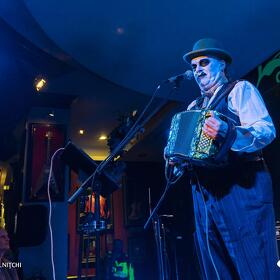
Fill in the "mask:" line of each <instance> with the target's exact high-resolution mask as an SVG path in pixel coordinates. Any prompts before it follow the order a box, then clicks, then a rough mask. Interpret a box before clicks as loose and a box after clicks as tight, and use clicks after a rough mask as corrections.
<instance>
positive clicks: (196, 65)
mask: <svg viewBox="0 0 280 280" xmlns="http://www.w3.org/2000/svg"><path fill="white" fill-rule="evenodd" d="M191 66H192V70H193V74H194V78H195V80H196V82H197V84H198V86H199V87H200V89H201V90H202V91H203V92H207V91H209V90H211V88H213V87H214V88H215V86H216V85H218V84H222V83H224V82H226V81H227V79H226V77H225V74H224V69H225V66H226V64H225V62H224V61H223V60H219V59H216V58H213V57H209V56H199V57H196V58H194V59H192V61H191Z"/></svg>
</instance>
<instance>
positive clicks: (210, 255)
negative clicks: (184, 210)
mask: <svg viewBox="0 0 280 280" xmlns="http://www.w3.org/2000/svg"><path fill="white" fill-rule="evenodd" d="M193 174H194V176H195V179H196V183H197V186H198V187H199V190H200V193H201V196H202V200H203V205H204V210H205V232H206V245H207V250H208V254H209V257H210V260H211V263H212V265H213V267H214V270H215V273H216V276H217V280H220V279H221V278H220V275H219V272H218V269H217V267H216V265H215V262H214V259H213V256H212V253H211V249H210V243H209V224H208V209H207V205H206V201H205V198H204V193H203V190H202V187H201V185H200V182H199V179H198V177H197V174H196V173H195V172H193Z"/></svg>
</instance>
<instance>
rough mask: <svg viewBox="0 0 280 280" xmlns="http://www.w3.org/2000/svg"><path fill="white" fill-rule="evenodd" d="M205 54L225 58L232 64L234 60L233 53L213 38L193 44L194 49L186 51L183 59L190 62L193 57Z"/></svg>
mask: <svg viewBox="0 0 280 280" xmlns="http://www.w3.org/2000/svg"><path fill="white" fill-rule="evenodd" d="M203 55H213V56H215V57H218V58H220V59H223V60H225V62H226V63H228V64H230V63H231V61H232V59H231V55H230V54H229V53H228V52H227V51H225V50H224V49H223V46H222V45H221V44H220V43H219V42H218V41H217V40H215V39H212V38H204V39H200V40H198V41H197V42H196V43H195V44H194V45H193V49H192V51H190V52H188V53H186V54H185V55H184V56H183V59H184V60H185V61H186V62H188V63H190V62H191V60H192V59H193V58H195V57H198V56H203Z"/></svg>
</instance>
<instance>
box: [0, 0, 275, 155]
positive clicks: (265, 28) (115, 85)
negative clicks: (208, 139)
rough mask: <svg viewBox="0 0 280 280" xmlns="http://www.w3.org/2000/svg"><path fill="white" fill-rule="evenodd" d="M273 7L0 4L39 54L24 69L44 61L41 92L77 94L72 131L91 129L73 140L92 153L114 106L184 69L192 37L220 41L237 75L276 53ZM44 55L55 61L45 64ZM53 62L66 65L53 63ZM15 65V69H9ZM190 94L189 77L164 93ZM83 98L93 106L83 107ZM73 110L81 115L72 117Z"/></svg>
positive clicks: (134, 100) (139, 100) (111, 122)
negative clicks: (45, 70) (44, 78)
mask: <svg viewBox="0 0 280 280" xmlns="http://www.w3.org/2000/svg"><path fill="white" fill-rule="evenodd" d="M279 13H280V1H279V0H271V1H254V0H248V1H244V0H243V1H242V0H235V1H231V0H229V1H206V0H197V1H186V0H174V1H167V0H153V1H150V0H142V1H138V2H136V1H128V0H122V1H95V0H83V1H76V0H75V1H74V0H59V1H55V0H47V1H46V2H42V1H37V0H2V1H1V2H0V17H1V19H2V20H4V21H5V23H6V24H7V25H9V26H10V27H11V28H12V29H13V30H15V31H16V32H17V33H18V35H19V36H21V37H22V38H24V39H25V40H26V41H28V42H29V43H30V45H33V46H34V48H35V49H36V48H37V49H39V50H40V51H41V52H42V53H43V54H46V55H44V57H45V58H44V63H42V67H40V64H41V61H36V63H35V64H36V65H37V66H36V67H35V69H33V70H32V71H33V72H34V73H35V72H36V71H37V70H40V69H41V68H43V66H44V67H49V66H50V65H51V67H49V69H50V70H49V72H53V71H54V72H55V74H53V75H52V76H50V77H49V78H50V83H49V87H48V89H47V91H48V92H49V93H55V94H65V95H66V94H70V95H75V96H84V99H82V98H81V100H80V101H79V102H77V103H76V104H74V105H73V108H72V109H73V110H72V113H73V112H76V113H77V114H75V115H73V114H72V119H73V121H72V124H73V126H72V129H73V131H72V134H73V135H74V132H75V130H76V129H77V128H78V127H79V126H81V125H83V126H84V127H86V128H87V129H88V130H89V131H92V132H91V133H89V134H88V136H87V138H86V139H84V140H81V139H80V140H79V139H78V138H77V137H76V140H77V141H78V142H79V143H80V144H82V145H83V146H84V147H87V148H88V149H93V150H94V149H95V152H96V151H97V149H101V150H102V149H104V144H102V145H103V146H102V145H101V144H100V143H97V142H96V141H93V140H92V139H96V137H97V134H98V133H99V132H101V131H102V130H104V128H106V129H105V132H106V133H108V132H110V130H111V129H112V128H113V127H114V126H115V125H116V118H117V116H116V114H117V113H116V112H120V113H122V112H128V111H130V110H131V109H134V108H135V107H137V106H138V109H139V108H143V106H144V103H145V102H146V101H147V95H151V94H152V92H153V91H154V90H155V88H156V86H157V85H158V83H159V82H160V81H163V80H165V79H166V78H168V77H170V76H174V75H176V74H179V73H182V72H184V71H185V70H186V69H187V68H188V65H186V64H185V63H184V62H183V61H182V56H183V54H184V53H185V52H187V51H189V50H191V49H192V46H193V43H194V42H195V41H196V40H198V39H200V38H202V37H214V38H216V39H218V40H220V41H221V42H223V44H224V46H225V48H226V49H227V50H228V51H229V52H230V53H231V54H232V56H233V60H234V63H233V65H232V76H233V78H240V77H242V76H243V75H244V74H246V73H248V72H249V71H250V70H252V69H253V68H254V67H255V66H256V65H258V64H259V63H261V62H263V61H264V60H265V59H267V58H268V57H270V56H271V55H272V54H273V53H275V52H276V51H278V50H279V48H280V36H279V28H278V17H279ZM21 41H22V40H21V39H20V40H17V43H18V42H21ZM22 48H23V49H26V44H24V45H22ZM10 55H11V56H12V54H10ZM47 56H49V57H50V58H53V59H55V60H56V61H57V62H55V63H49V62H48V59H47ZM34 57H35V59H36V55H35V56H33V58H32V59H34ZM38 57H39V56H38ZM3 61H4V62H5V61H6V60H5V59H4V60H2V63H1V65H0V68H1V67H2V68H3V69H1V71H2V73H4V72H5V71H4V68H5V67H6V66H5V65H6V64H7V63H6V62H7V61H6V62H5V63H6V64H5V65H4V66H3V65H2V64H3ZM14 64H17V65H18V61H15V62H14ZM31 64H32V66H34V65H35V64H34V63H33V62H32V63H31ZM49 64H50V65H49ZM61 64H63V65H66V67H62V68H60V67H61ZM57 65H60V66H59V67H57ZM30 67H31V66H30ZM24 69H25V68H24ZM21 71H23V72H24V70H22V69H20V68H19V69H17V71H16V73H17V75H19V76H20V75H21V74H20V72H21ZM32 71H31V70H30V73H33V72H32ZM25 74H26V73H25ZM4 77H6V76H4ZM31 77H32V75H31V74H30V75H29V81H31ZM5 79H6V78H5ZM3 80H4V79H3V76H2V80H1V81H2V82H3ZM6 80H7V79H6ZM10 83H12V82H11V81H10ZM25 83H26V84H27V81H25ZM14 86H15V85H14ZM7 87H8V86H6V87H5V88H7ZM166 89H167V90H166ZM28 90H29V89H26V92H28ZM16 91H17V90H16V89H15V92H16ZM166 92H168V88H166V87H163V88H162V90H161V91H160V94H161V96H166ZM143 94H144V95H143ZM196 94H197V89H196V87H195V85H194V82H185V83H184V84H183V85H182V88H181V90H180V91H178V92H177V93H175V94H173V95H172V96H171V97H170V98H171V99H175V100H180V101H184V102H189V101H191V99H192V98H193V97H194V96H195V95H196ZM85 103H86V104H87V105H88V106H87V108H94V110H90V109H88V110H83V108H82V106H84V105H83V104H85ZM90 104H91V105H90ZM106 104H107V108H106V109H105V108H104V106H105V105H106ZM81 112H82V116H83V117H82V118H81V117H78V115H79V114H80V115H81ZM92 120H96V121H95V122H93V121H92ZM73 137H74V138H75V136H73ZM101 146H102V147H101Z"/></svg>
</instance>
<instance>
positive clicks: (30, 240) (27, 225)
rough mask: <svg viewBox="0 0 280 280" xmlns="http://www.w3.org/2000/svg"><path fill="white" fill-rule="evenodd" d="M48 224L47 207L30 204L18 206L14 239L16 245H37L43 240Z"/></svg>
mask: <svg viewBox="0 0 280 280" xmlns="http://www.w3.org/2000/svg"><path fill="white" fill-rule="evenodd" d="M47 226H48V209H47V207H46V206H44V205H40V204H30V205H23V206H21V207H20V208H19V210H18V213H17V221H16V232H15V239H16V242H17V245H18V247H32V246H38V245H40V244H41V243H42V242H44V240H45V238H46V234H47Z"/></svg>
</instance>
